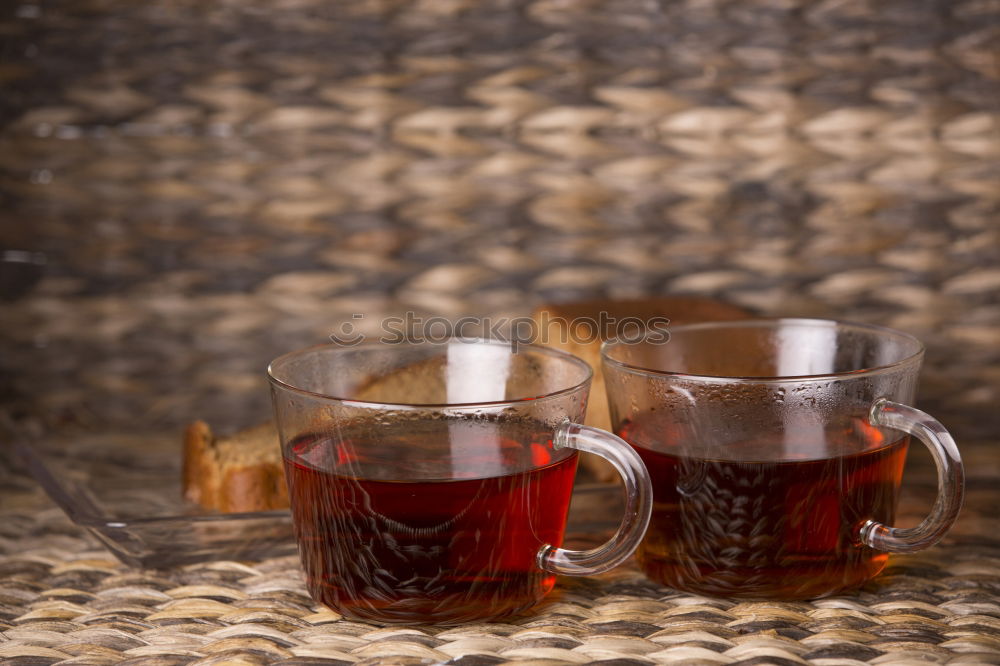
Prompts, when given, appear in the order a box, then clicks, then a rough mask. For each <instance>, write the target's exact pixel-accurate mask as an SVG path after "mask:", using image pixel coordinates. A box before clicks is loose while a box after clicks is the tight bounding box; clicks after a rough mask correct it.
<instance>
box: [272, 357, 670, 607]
mask: <svg viewBox="0 0 1000 666" xmlns="http://www.w3.org/2000/svg"><path fill="white" fill-rule="evenodd" d="M268 375H269V378H270V380H271V388H272V398H273V404H274V410H275V414H276V416H277V422H278V430H279V433H280V436H281V446H282V452H283V456H284V464H285V472H286V479H287V482H288V489H289V498H290V501H291V510H292V518H293V522H294V526H295V533H296V538H297V540H298V545H299V552H300V555H301V558H302V563H303V567H304V569H305V573H306V577H307V583H308V587H309V591H310V593H311V594H312V596H313V597H314V598H315V599H316V600H317V601H320V602H321V603H324V604H326V605H327V606H329V607H331V608H333V609H334V610H337V611H340V612H342V613H343V614H344V615H347V616H349V617H353V618H359V619H366V620H376V621H383V622H408V623H413V622H434V623H444V624H453V623H457V622H466V621H473V620H488V619H495V618H499V617H503V616H507V615H510V614H513V613H517V612H519V611H522V610H524V609H526V608H528V607H530V606H532V605H533V604H535V603H536V602H538V601H539V600H540V599H541V598H542V597H543V596H544V595H545V594H546V593H548V592H549V591H550V590H551V589H552V587H553V585H554V583H555V574H568V575H586V574H593V573H599V572H601V571H605V570H607V569H610V568H612V567H614V566H616V565H617V564H619V563H620V562H622V561H623V560H624V559H625V558H627V557H628V556H629V555H630V554H631V553H632V551H633V550H634V549H635V547H636V545H637V544H638V542H639V540H640V538H641V537H642V534H643V532H644V531H645V528H646V525H647V523H648V521H649V515H650V510H651V490H650V483H649V477H648V475H647V474H646V469H645V467H644V466H643V464H642V461H641V460H640V458H639V457H638V456H637V455H636V454H635V452H634V451H633V450H632V449H631V447H629V446H628V444H626V443H625V442H623V441H622V440H620V439H619V438H617V437H615V436H614V435H611V434H609V433H606V432H604V431H601V430H596V429H594V428H590V427H587V426H582V425H578V423H579V422H580V421H581V420H582V419H583V416H584V412H585V409H586V403H587V393H588V390H589V387H590V379H591V370H590V367H589V366H588V365H587V364H586V363H585V362H584V361H581V360H580V359H577V358H575V357H573V356H569V355H567V354H563V353H561V352H557V351H554V350H550V349H547V348H542V347H536V346H532V345H520V346H518V347H517V348H516V350H515V349H512V347H511V346H510V345H509V344H503V343H500V342H488V341H483V340H480V341H470V340H462V339H454V340H450V341H448V342H445V343H432V342H412V343H403V344H394V345H390V344H363V345H359V346H355V347H343V346H338V345H325V346H320V347H313V348H310V349H305V350H301V351H297V352H293V353H290V354H287V355H285V356H281V357H279V358H278V359H276V360H274V361H273V362H272V363H271V365H270V366H269V368H268ZM576 450H582V451H589V452H592V453H595V454H597V455H600V456H603V457H604V458H606V459H607V460H608V461H610V462H611V464H612V465H613V466H614V467H615V468H616V469H617V470H618V471H619V473H620V474H621V475H622V478H623V480H624V483H625V495H626V507H625V517H624V519H623V521H622V524H621V526H620V528H619V529H618V532H617V533H616V534H615V535H614V536H613V537H612V538H611V540H610V541H608V542H607V543H606V544H604V545H603V546H600V547H598V548H595V549H593V550H588V551H574V550H567V549H563V548H561V547H560V546H561V544H562V540H563V533H564V530H565V525H566V518H567V511H568V508H569V503H570V497H571V494H572V489H573V479H574V475H575V470H576V461H577V451H576Z"/></svg>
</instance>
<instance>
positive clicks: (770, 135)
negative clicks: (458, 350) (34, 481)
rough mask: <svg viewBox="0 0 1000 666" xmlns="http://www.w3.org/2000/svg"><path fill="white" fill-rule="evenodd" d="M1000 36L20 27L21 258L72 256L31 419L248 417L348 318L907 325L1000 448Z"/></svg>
mask: <svg viewBox="0 0 1000 666" xmlns="http://www.w3.org/2000/svg"><path fill="white" fill-rule="evenodd" d="M998 21H1000V7H998V5H997V3H996V2H990V1H988V0H968V1H965V2H946V1H944V0H926V1H921V2H913V1H912V0H898V1H889V2H864V1H860V0H825V1H819V2H804V1H801V0H753V1H749V2H748V1H745V0H740V1H726V0H717V1H712V0H686V1H670V2H667V1H661V2H657V1H655V0H643V1H639V0H605V1H599V0H503V1H493V2H474V1H472V0H420V1H416V2H411V1H404V0H371V1H351V2H320V1H318V0H279V1H277V2H274V1H270V2H265V1H263V0H259V1H257V0H254V1H251V2H244V1H240V2H236V1H225V0H224V1H218V2H210V3H205V2H199V1H195V0H156V1H154V2H143V3H135V2H124V1H114V0H74V1H71V2H65V3H54V2H30V1H28V0H25V1H23V2H15V3H8V4H7V5H5V6H4V7H3V8H2V9H0V55H2V61H0V89H2V94H0V197H2V200H0V202H2V205H0V247H2V248H3V249H16V250H28V251H34V252H40V253H44V255H45V258H46V261H47V264H46V268H45V277H44V279H43V280H42V281H41V282H40V284H38V285H37V286H36V287H35V288H34V289H33V290H31V291H30V292H29V294H28V296H27V297H24V298H20V299H18V300H16V301H12V302H8V303H5V304H0V313H2V316H3V320H4V322H5V325H4V326H3V327H2V332H0V336H2V337H3V338H4V342H5V343H6V344H8V345H10V347H11V349H13V350H16V353H12V354H9V355H5V357H4V359H3V361H2V365H3V369H4V370H6V371H8V373H9V376H11V377H12V378H13V386H14V389H15V390H14V395H13V398H12V399H21V398H23V399H24V400H25V401H26V402H27V403H31V404H35V405H37V404H39V401H41V402H42V403H43V404H44V406H45V408H46V410H45V411H46V412H47V413H48V414H50V415H51V414H62V415H63V418H65V419H68V420H71V421H79V420H83V421H85V422H92V423H95V424H107V423H128V422H129V421H130V420H132V419H134V418H135V415H136V414H137V413H140V414H143V417H144V418H145V419H146V420H147V421H148V422H149V423H151V424H152V425H164V426H172V425H176V424H179V423H182V422H184V421H185V420H187V419H189V418H191V417H192V416H194V415H197V414H196V412H199V413H200V412H208V413H210V414H212V413H218V414H221V415H225V416H223V418H230V416H231V418H232V419H233V420H240V419H243V418H245V415H246V414H247V413H253V412H255V411H256V410H257V409H259V408H261V407H262V406H263V407H265V408H266V394H265V392H264V391H263V390H262V389H263V386H264V384H263V380H262V377H261V368H262V367H263V364H264V363H266V361H267V360H268V359H269V358H270V357H272V356H273V355H274V354H276V353H278V352H281V351H285V350H287V349H290V348H293V347H296V346H299V345H301V344H306V343H309V342H315V341H321V340H323V339H325V338H326V337H327V336H328V335H329V334H330V333H331V332H332V331H335V330H337V328H338V327H339V326H341V325H342V324H343V323H344V322H351V323H353V324H357V325H358V326H359V327H360V329H361V330H362V331H363V332H366V333H369V334H374V333H377V331H378V325H379V321H380V318H381V317H383V316H385V315H388V314H401V313H404V312H406V311H413V312H416V313H418V314H422V315H424V316H427V315H443V316H446V317H449V318H455V317H458V316H460V315H466V314H494V315H498V316H499V315H510V316H513V315H519V314H525V313H526V312H527V311H528V310H529V309H530V307H531V306H532V305H533V304H535V303H538V302H542V301H548V300H569V299H574V298H578V297H586V296H596V295H607V296H639V295H655V294H667V293H669V294H700V295H708V296H716V297H719V298H723V299H726V300H729V301H731V302H735V303H738V304H741V305H745V306H748V307H750V308H752V309H754V310H755V311H757V312H760V313H762V314H768V315H806V316H813V315H817V316H827V317H837V318H847V319H856V320H862V321H868V322H875V323H881V324H886V325H890V326H895V327H899V328H903V329H906V330H908V331H910V332H913V333H915V334H916V335H918V336H921V337H922V338H924V339H925V340H927V342H928V343H929V345H930V353H929V354H928V367H927V370H926V372H925V380H924V393H925V399H926V400H929V401H930V403H931V404H932V405H933V406H935V407H936V408H938V409H945V410H948V409H951V408H955V409H958V408H959V407H961V408H963V409H969V408H976V407H977V406H978V407H979V408H980V409H981V410H982V411H983V412H984V413H987V414H988V417H989V418H993V421H992V422H993V423H996V419H995V417H993V416H992V412H993V411H995V410H992V409H989V407H990V406H991V405H993V404H995V403H996V401H997V399H998V393H997V386H1000V367H998V364H997V360H998V353H1000V352H998V349H1000V302H998V298H997V294H998V291H1000V264H998V258H1000V224H998V210H1000V120H998V117H1000V116H998V108H1000V107H998V99H1000V98H998V95H1000V92H998V91H1000V61H998V49H997V43H998V41H997V40H998V38H1000V28H998ZM353 314H363V315H364V317H363V318H362V319H352V318H351V315H353ZM68 375H71V376H73V377H74V378H75V381H74V382H71V383H67V382H63V381H61V380H62V379H63V378H65V377H66V376H68ZM53 386H58V388H57V389H56V390H53ZM18 396H21V398H18ZM81 405H85V407H84V408H81Z"/></svg>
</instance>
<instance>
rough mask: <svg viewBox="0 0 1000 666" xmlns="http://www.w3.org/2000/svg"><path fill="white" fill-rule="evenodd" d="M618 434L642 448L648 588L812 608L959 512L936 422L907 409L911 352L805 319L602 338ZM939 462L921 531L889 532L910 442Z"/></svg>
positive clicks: (934, 535)
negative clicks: (647, 487) (647, 498)
mask: <svg viewBox="0 0 1000 666" xmlns="http://www.w3.org/2000/svg"><path fill="white" fill-rule="evenodd" d="M602 356H603V359H602V360H603V363H604V377H605V381H606V383H607V391H608V401H609V403H610V407H611V418H612V422H613V424H614V429H615V431H616V432H618V433H619V434H620V435H621V436H622V437H624V438H625V439H626V440H628V441H629V442H630V443H631V444H633V445H634V447H635V449H636V450H637V451H638V452H639V453H640V454H641V456H642V458H643V460H644V461H645V462H646V466H647V468H648V470H649V473H650V476H651V477H652V480H653V496H654V509H653V517H652V520H651V522H650V525H649V530H648V531H647V533H646V536H645V538H644V539H643V542H642V544H641V545H640V546H639V549H638V552H637V559H638V561H639V565H640V567H641V568H642V569H643V571H644V572H645V573H646V574H647V575H648V576H649V577H650V578H652V579H654V580H657V581H659V582H661V583H665V584H667V585H669V586H671V587H675V588H678V589H682V590H687V591H692V592H697V593H701V594H711V595H717V596H727V597H750V598H780V599H808V598H814V597H822V596H826V595H830V594H835V593H837V592H840V591H842V590H846V589H850V588H853V587H856V586H858V585H861V584H862V583H864V582H865V581H867V580H868V579H870V578H872V577H873V576H875V575H876V574H877V573H878V572H879V571H881V570H882V568H883V567H884V566H885V563H886V560H887V558H888V553H890V552H911V551H914V550H919V549H921V548H926V547H928V546H930V545H932V544H934V543H935V542H937V541H938V540H939V539H940V538H941V537H942V536H943V535H944V534H945V533H946V532H947V530H948V529H949V528H950V527H951V525H952V524H953V523H954V521H955V518H956V516H957V515H958V512H959V509H960V507H961V505H962V496H963V478H964V476H963V470H962V462H961V459H960V457H959V453H958V449H957V448H956V446H955V443H954V441H953V440H952V438H951V436H950V435H949V434H948V432H947V431H946V430H945V429H944V427H943V426H942V425H941V424H940V423H938V422H937V421H935V420H934V419H933V418H931V417H930V416H928V415H927V414H925V413H923V412H921V411H919V410H917V409H914V408H913V407H911V406H910V404H911V403H912V401H913V396H914V393H915V390H916V384H917V374H918V371H919V368H920V361H921V358H922V357H923V346H922V345H921V344H920V342H919V341H918V340H916V339H915V338H914V337H912V336H910V335H907V334H905V333H902V332H900V331H894V330H891V329H887V328H880V327H877V326H868V325H863V324H851V323H845V322H836V321H826V320H816V319H763V320H745V321H737V322H719V323H706V324H691V325H687V326H678V327H674V328H671V329H670V331H669V338H667V336H666V335H665V334H664V333H663V332H662V331H656V332H653V333H651V334H650V335H648V336H647V337H646V338H645V339H644V340H642V341H639V342H635V343H627V342H624V341H618V342H609V343H606V344H605V346H604V349H603V351H602ZM911 435H912V436H913V437H914V438H915V439H917V440H920V441H922V442H923V443H924V444H925V445H927V447H928V448H929V449H930V451H931V453H932V455H933V456H934V460H935V462H936V463H937V466H938V497H937V501H936V503H935V505H934V508H933V510H932V512H931V515H930V516H929V517H928V518H927V519H926V520H925V521H924V522H923V523H921V524H920V525H918V526H916V527H913V528H905V529H901V528H898V527H893V526H892V523H893V522H894V520H895V512H896V501H897V498H898V495H899V488H900V481H901V479H902V474H903V463H904V460H905V458H906V450H907V445H908V443H909V440H910V436H911Z"/></svg>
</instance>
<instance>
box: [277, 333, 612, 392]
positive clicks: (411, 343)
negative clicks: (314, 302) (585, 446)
mask: <svg viewBox="0 0 1000 666" xmlns="http://www.w3.org/2000/svg"><path fill="white" fill-rule="evenodd" d="M451 343H457V344H472V345H483V344H485V345H491V346H497V347H507V348H511V343H510V342H509V341H503V340H494V339H490V338H463V337H457V336H455V337H450V338H446V339H444V340H440V341H438V340H421V339H415V340H406V341H405V342H398V343H392V344H388V343H384V342H378V341H377V340H376V341H373V342H362V343H360V344H357V345H354V346H351V347H344V346H342V345H338V344H336V343H332V342H328V343H323V344H318V345H312V346H310V347H304V348H302V349H296V350H295V351H290V352H287V353H285V354H282V355H281V356H278V357H277V358H275V359H274V360H272V361H271V362H270V363H268V364H267V378H268V381H270V382H271V384H273V385H275V386H278V387H280V388H282V389H284V390H287V391H291V392H292V393H297V394H299V395H304V396H308V397H310V398H318V399H320V400H328V401H330V402H338V403H344V404H350V405H358V406H378V407H391V408H393V409H398V410H405V409H414V410H426V409H435V408H437V409H442V408H448V409H456V408H477V407H503V406H505V405H519V404H522V403H525V402H538V401H539V400H552V399H555V398H560V397H562V396H565V395H568V394H570V393H573V392H575V391H579V390H580V389H581V388H583V387H585V386H586V385H587V384H589V383H590V381H591V380H592V379H593V376H594V370H593V368H591V367H590V364H589V363H587V362H586V361H584V360H583V359H580V358H577V357H576V356H573V355H572V354H568V353H566V352H564V351H560V350H558V349H553V348H551V347H543V346H542V345H538V344H534V343H518V344H517V347H516V348H514V351H513V352H512V353H514V354H518V353H520V351H521V350H522V349H525V350H530V351H532V352H538V353H540V354H542V355H544V356H549V357H552V358H558V359H560V360H562V361H565V362H568V363H570V364H572V365H574V366H576V367H578V368H580V369H581V370H583V379H581V380H580V381H578V382H576V383H574V384H572V385H570V386H567V387H565V388H561V389H558V390H555V391H549V392H548V393H542V394H540V395H526V396H524V397H521V398H516V399H513V400H486V401H479V402H440V403H431V402H381V401H377V400H358V399H355V398H344V397H340V396H335V395H329V394H327V393H320V392H318V391H310V390H308V389H304V388H300V387H298V386H294V385H292V384H289V383H288V382H285V381H283V380H281V379H278V378H277V377H276V376H275V375H274V367H275V365H276V364H278V363H280V362H281V361H284V360H286V359H290V358H292V357H295V356H301V355H303V354H307V353H309V352H315V351H319V350H323V349H331V350H340V351H343V352H345V353H346V352H357V351H369V350H370V351H374V350H380V351H385V350H387V349H390V348H394V347H395V348H407V349H409V348H413V347H447V346H448V345H449V344H451Z"/></svg>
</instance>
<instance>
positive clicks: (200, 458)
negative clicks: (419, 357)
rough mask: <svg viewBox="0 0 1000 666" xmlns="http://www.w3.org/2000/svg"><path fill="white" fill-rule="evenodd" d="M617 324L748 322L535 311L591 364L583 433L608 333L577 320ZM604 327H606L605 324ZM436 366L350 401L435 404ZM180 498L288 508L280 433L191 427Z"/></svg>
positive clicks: (602, 422)
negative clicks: (592, 331) (631, 320)
mask: <svg viewBox="0 0 1000 666" xmlns="http://www.w3.org/2000/svg"><path fill="white" fill-rule="evenodd" d="M602 311H603V312H606V313H608V316H609V317H611V318H614V319H615V320H621V319H624V318H626V317H637V318H639V319H643V320H648V319H649V318H650V317H666V318H669V319H670V321H671V322H672V323H675V324H676V323H685V322H693V321H711V320H722V319H739V318H744V317H747V316H749V313H748V312H747V311H745V310H743V309H741V308H738V307H735V306H732V305H728V304H725V303H720V302H718V301H713V300H709V299H704V298H686V297H673V298H671V297H665V298H650V299H642V300H632V301H610V300H595V301H586V302H578V303H569V304H551V305H543V306H541V307H539V308H536V310H535V312H534V317H535V320H536V322H538V323H539V326H540V328H541V329H542V330H541V333H542V335H541V340H540V342H541V343H543V344H547V345H550V346H553V347H556V348H559V349H562V350H563V351H567V352H569V353H571V354H575V355H576V356H579V357H581V358H583V359H584V360H585V361H587V362H588V363H590V365H591V367H592V368H593V369H594V381H593V384H592V385H591V389H590V401H589V405H588V408H587V417H586V421H585V422H586V423H587V424H588V425H592V426H595V427H597V428H602V429H604V430H610V429H611V420H610V415H609V413H608V402H607V398H606V396H605V394H604V378H603V375H602V374H601V362H600V345H601V341H602V340H604V339H606V338H608V337H610V335H611V334H612V333H613V328H610V329H608V330H603V331H599V334H598V335H597V336H591V338H590V339H588V336H587V331H577V332H576V333H577V334H575V335H571V333H573V332H574V331H573V330H572V327H574V326H589V325H588V324H581V323H580V320H583V319H591V320H593V321H595V322H596V321H598V320H599V319H600V313H601V312H602ZM605 321H609V319H608V318H605ZM442 368H443V365H442V363H441V361H440V359H435V358H431V359H428V360H424V361H418V362H416V363H413V364H410V365H407V366H404V367H401V368H398V369H396V370H393V371H392V372H389V373H388V374H384V375H380V376H377V377H374V378H372V379H370V380H369V381H367V382H365V383H363V384H362V385H361V386H359V387H358V388H357V389H356V390H355V391H354V392H353V394H352V395H351V396H350V397H351V398H353V399H355V400H367V401H373V402H386V403H410V404H412V403H424V404H441V403H444V402H446V401H447V399H448V397H449V396H447V392H446V390H445V379H446V376H445V372H443V371H442ZM583 463H584V465H585V467H587V468H588V470H589V472H591V473H593V474H594V475H595V476H596V477H597V478H599V479H601V480H604V481H608V480H612V479H614V478H615V477H616V474H615V472H614V470H613V469H612V468H611V466H610V465H608V464H607V463H606V462H605V461H603V460H602V459H601V458H598V457H596V456H592V455H584V456H583ZM183 488H184V497H185V498H186V499H187V500H189V501H191V502H194V503H197V504H200V505H201V506H203V507H205V508H208V509H212V510H216V511H222V512H245V511H264V510H269V509H278V508H284V507H287V506H288V491H287V488H286V486H285V480H284V469H283V466H282V460H281V447H280V444H279V441H278V433H277V429H276V428H275V426H274V424H273V423H265V424H262V425H259V426H255V427H253V428H248V429H246V430H241V431H240V432H237V433H235V434H233V435H230V436H228V437H217V436H216V435H215V434H214V433H213V432H212V429H211V428H210V427H209V425H208V424H207V423H205V422H203V421H196V422H194V423H192V424H191V425H189V426H188V427H187V429H186V430H185V433H184V470H183Z"/></svg>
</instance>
